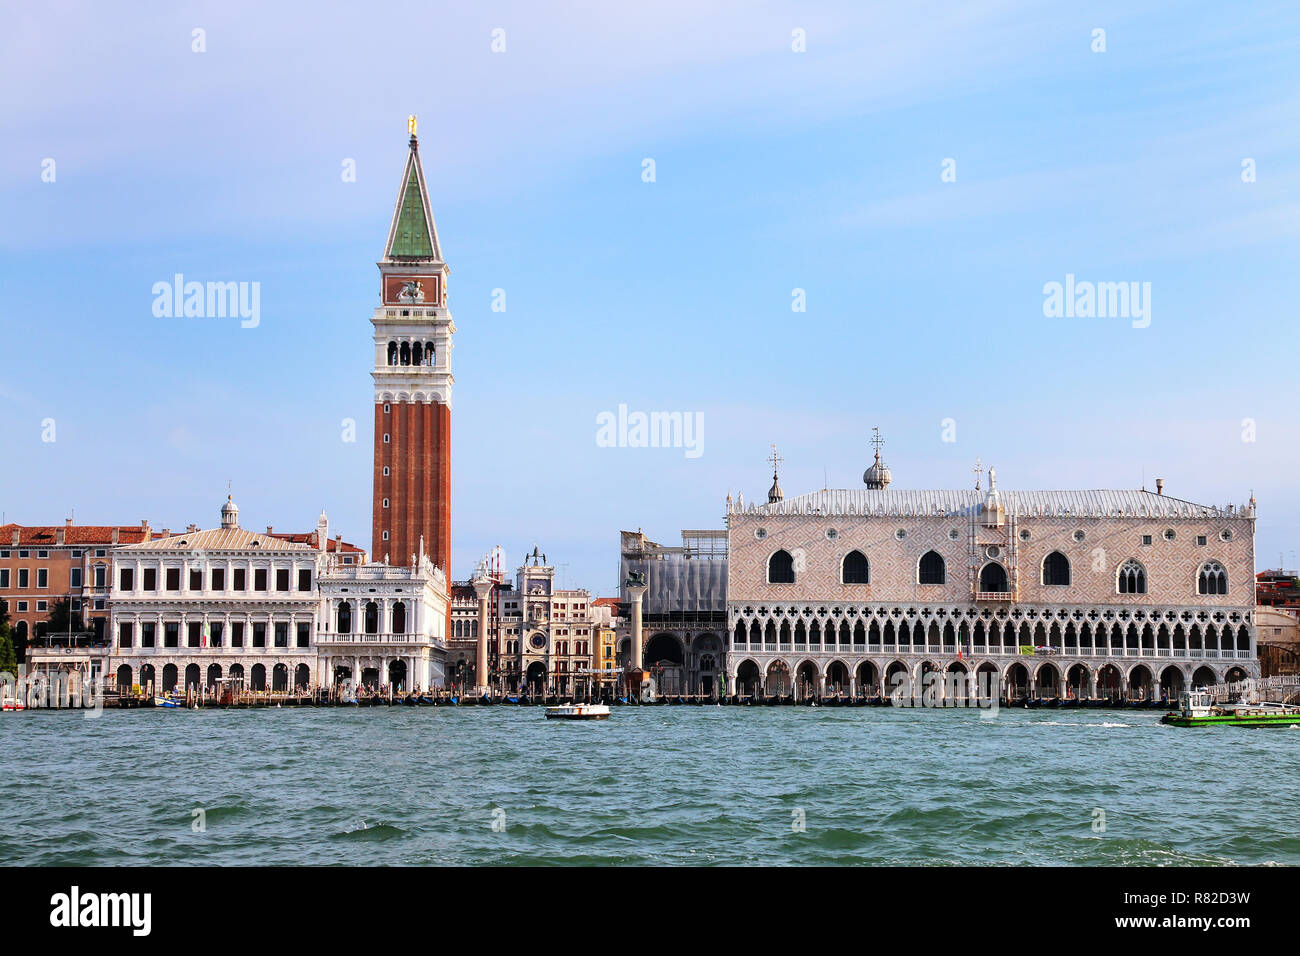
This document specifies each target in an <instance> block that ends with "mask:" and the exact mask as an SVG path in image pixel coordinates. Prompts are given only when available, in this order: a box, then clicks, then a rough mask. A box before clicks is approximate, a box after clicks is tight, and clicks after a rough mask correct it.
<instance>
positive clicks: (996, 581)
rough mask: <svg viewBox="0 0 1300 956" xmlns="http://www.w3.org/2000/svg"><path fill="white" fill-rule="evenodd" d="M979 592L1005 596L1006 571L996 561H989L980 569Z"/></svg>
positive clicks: (1006, 588) (1006, 589)
mask: <svg viewBox="0 0 1300 956" xmlns="http://www.w3.org/2000/svg"><path fill="white" fill-rule="evenodd" d="M980 590H981V591H983V592H985V593H986V594H1005V593H1006V592H1007V591H1008V590H1009V588H1008V587H1007V569H1006V568H1004V567H1003V566H1002V565H1000V564H998V563H997V562H996V561H990V562H989V563H988V564H986V565H984V567H982V568H980Z"/></svg>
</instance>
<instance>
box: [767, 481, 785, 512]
mask: <svg viewBox="0 0 1300 956" xmlns="http://www.w3.org/2000/svg"><path fill="white" fill-rule="evenodd" d="M783 500H785V492H783V491H782V490H781V483H780V482H779V481H777V480H776V476H775V475H773V476H772V487H771V488H769V489H768V491H767V503H768V504H769V505H774V504H776V503H777V502H778V501H783Z"/></svg>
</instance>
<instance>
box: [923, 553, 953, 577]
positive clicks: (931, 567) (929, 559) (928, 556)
mask: <svg viewBox="0 0 1300 956" xmlns="http://www.w3.org/2000/svg"><path fill="white" fill-rule="evenodd" d="M919 570H920V573H919V576H918V578H917V580H919V581H920V582H921V583H922V584H943V583H944V582H945V581H946V580H947V578H946V575H945V572H944V564H943V558H942V557H941V556H940V554H939V552H938V551H927V552H925V554H923V555H921V564H920V568H919Z"/></svg>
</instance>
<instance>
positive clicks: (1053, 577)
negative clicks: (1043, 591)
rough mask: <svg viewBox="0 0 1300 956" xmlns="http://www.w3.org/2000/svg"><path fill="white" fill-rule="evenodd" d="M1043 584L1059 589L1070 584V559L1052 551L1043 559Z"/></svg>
mask: <svg viewBox="0 0 1300 956" xmlns="http://www.w3.org/2000/svg"><path fill="white" fill-rule="evenodd" d="M1043 583H1044V584H1047V585H1051V586H1052V587H1061V586H1064V585H1066V584H1069V583H1070V559H1069V558H1067V557H1066V556H1065V555H1063V554H1061V552H1060V551H1053V552H1052V553H1051V554H1049V555H1048V556H1047V557H1045V558H1044V559H1043Z"/></svg>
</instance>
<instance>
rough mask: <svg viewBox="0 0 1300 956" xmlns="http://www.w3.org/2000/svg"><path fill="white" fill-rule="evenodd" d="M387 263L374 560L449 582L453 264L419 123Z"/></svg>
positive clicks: (379, 314)
mask: <svg viewBox="0 0 1300 956" xmlns="http://www.w3.org/2000/svg"><path fill="white" fill-rule="evenodd" d="M410 133H411V138H410V142H409V149H408V151H407V155H406V167H405V169H404V170H403V172H402V183H401V186H400V188H399V189H398V192H397V207H396V209H394V210H393V221H392V225H391V226H389V229H388V242H387V243H386V244H385V246H384V257H383V259H382V260H381V261H380V262H379V274H380V282H381V283H382V288H381V304H380V305H379V307H378V308H376V309H375V314H374V316H373V317H372V318H371V320H370V321H371V323H372V324H373V325H374V327H375V368H374V373H373V374H374V380H375V475H374V508H373V511H372V514H373V516H374V518H373V522H372V528H371V534H372V538H371V558H372V560H376V561H383V560H385V558H386V559H387V560H388V563H389V564H392V565H397V566H404V565H409V564H410V563H411V560H412V556H416V560H417V561H418V560H419V558H418V554H419V551H420V548H421V545H422V544H423V548H424V553H425V554H427V555H428V556H429V558H430V560H432V561H433V563H434V564H436V565H437V566H438V567H440V568H442V570H443V573H444V574H445V575H446V576H447V580H450V579H451V386H452V384H453V382H454V381H455V379H454V378H453V377H452V374H451V337H452V333H454V332H455V331H456V326H455V324H454V323H453V322H452V319H451V313H450V312H448V311H447V275H448V273H449V270H448V268H447V264H446V263H445V262H443V261H442V248H441V246H440V245H439V243H438V230H437V227H436V226H435V225H434V221H433V211H432V209H431V208H430V206H429V191H428V189H427V188H426V186H425V182H424V170H423V168H422V167H421V165H420V150H419V143H418V141H417V139H416V125H415V117H414V116H412V117H411V119H410Z"/></svg>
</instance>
